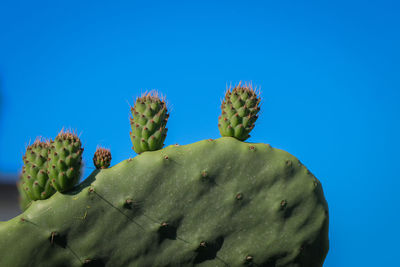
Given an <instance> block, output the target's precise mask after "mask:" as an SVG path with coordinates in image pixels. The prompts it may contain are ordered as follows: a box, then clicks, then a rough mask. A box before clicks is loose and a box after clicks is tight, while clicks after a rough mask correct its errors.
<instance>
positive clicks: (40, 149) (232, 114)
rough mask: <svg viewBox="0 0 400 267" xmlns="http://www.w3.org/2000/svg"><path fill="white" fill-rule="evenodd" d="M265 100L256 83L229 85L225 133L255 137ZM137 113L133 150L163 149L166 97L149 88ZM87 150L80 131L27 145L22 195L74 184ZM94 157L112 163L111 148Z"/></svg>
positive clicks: (45, 194) (42, 194)
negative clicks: (257, 90) (256, 124)
mask: <svg viewBox="0 0 400 267" xmlns="http://www.w3.org/2000/svg"><path fill="white" fill-rule="evenodd" d="M260 101H261V99H260V98H259V96H258V93H257V92H256V90H254V89H253V87H252V85H251V84H244V85H242V84H241V83H239V84H238V85H237V86H235V87H233V88H229V89H228V90H227V91H226V94H225V98H224V100H223V102H222V105H221V109H222V114H221V116H219V119H218V128H219V130H220V133H221V135H222V136H230V137H235V138H236V139H239V140H241V141H244V140H246V139H247V138H249V137H250V135H249V132H250V131H251V130H252V129H253V128H254V123H255V121H256V120H257V117H258V115H257V113H258V111H259V110H260V106H259V104H260ZM131 113H132V117H131V118H130V124H131V129H132V131H131V132H130V137H131V140H132V143H133V147H132V148H133V150H134V151H135V152H136V153H138V154H140V153H142V152H145V151H154V150H159V149H161V148H162V147H163V146H164V141H165V138H166V136H167V128H166V125H167V121H168V117H169V113H168V110H167V104H166V101H165V98H164V97H162V96H161V95H160V94H159V93H158V92H157V91H150V92H148V93H147V92H146V93H144V94H142V95H141V96H140V97H138V98H136V101H135V103H134V106H133V107H131ZM82 153H83V148H82V144H81V141H80V139H79V137H78V136H77V135H76V134H75V133H74V132H71V131H64V130H61V132H60V133H59V134H58V135H57V137H56V138H55V139H54V141H53V140H44V139H42V138H38V139H37V140H36V141H35V142H34V143H33V144H32V145H29V146H28V147H27V149H26V153H25V155H24V156H23V161H24V166H23V168H22V174H21V179H20V181H19V182H18V189H19V190H20V192H21V198H23V199H27V200H28V202H29V201H31V200H40V199H46V198H49V197H50V196H51V195H53V194H54V193H55V192H56V191H59V192H66V191H68V190H71V189H72V188H73V187H74V186H75V185H76V184H77V183H78V182H79V180H80V176H81V166H82ZM93 163H94V165H95V167H96V169H106V168H108V167H109V166H110V163H111V152H110V150H109V149H105V148H102V147H98V148H97V150H96V152H95V154H94V157H93ZM22 192H23V194H22Z"/></svg>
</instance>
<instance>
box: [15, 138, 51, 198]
mask: <svg viewBox="0 0 400 267" xmlns="http://www.w3.org/2000/svg"><path fill="white" fill-rule="evenodd" d="M49 149H50V145H49V141H46V140H45V141H42V139H41V138H40V137H39V138H37V139H36V140H35V142H34V143H33V144H32V145H29V146H28V147H27V148H26V152H25V155H24V156H23V162H24V165H23V167H22V175H21V181H20V187H21V189H23V191H24V192H25V194H26V197H27V198H28V199H30V200H41V199H47V198H49V197H51V196H52V195H53V194H54V193H55V190H54V189H53V188H52V187H51V185H50V179H49V176H48V174H47V165H48V164H47V157H48V153H49ZM22 197H25V196H24V195H22Z"/></svg>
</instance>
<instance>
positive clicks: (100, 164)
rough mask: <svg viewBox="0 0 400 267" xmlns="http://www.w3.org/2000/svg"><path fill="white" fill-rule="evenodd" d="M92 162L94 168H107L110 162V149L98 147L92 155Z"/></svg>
mask: <svg viewBox="0 0 400 267" xmlns="http://www.w3.org/2000/svg"><path fill="white" fill-rule="evenodd" d="M93 164H94V166H95V167H96V169H107V168H108V167H110V164H111V151H110V149H106V148H102V147H98V148H97V149H96V152H95V153H94V156H93Z"/></svg>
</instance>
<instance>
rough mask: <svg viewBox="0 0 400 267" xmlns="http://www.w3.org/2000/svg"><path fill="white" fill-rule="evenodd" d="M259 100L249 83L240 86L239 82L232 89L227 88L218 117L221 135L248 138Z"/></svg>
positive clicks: (258, 108)
mask: <svg viewBox="0 0 400 267" xmlns="http://www.w3.org/2000/svg"><path fill="white" fill-rule="evenodd" d="M260 101H261V99H260V98H259V97H258V95H257V93H256V91H255V90H254V89H253V87H252V85H251V84H245V85H244V86H242V84H241V83H239V84H238V85H237V86H235V87H234V88H233V89H231V88H229V89H228V90H227V91H226V93H225V98H224V100H223V101H222V104H221V110H222V114H221V116H219V118H218V128H219V131H220V133H221V136H232V137H235V138H236V139H239V140H241V141H244V140H246V139H247V138H249V137H250V135H249V133H250V131H251V130H252V129H253V128H254V123H255V121H256V120H257V118H258V115H257V113H258V111H259V110H260V106H259V104H260Z"/></svg>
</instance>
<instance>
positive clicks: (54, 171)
mask: <svg viewBox="0 0 400 267" xmlns="http://www.w3.org/2000/svg"><path fill="white" fill-rule="evenodd" d="M82 153H83V148H82V144H81V141H80V139H79V137H78V136H77V135H76V134H75V133H73V132H71V131H68V130H67V131H64V129H63V130H61V132H60V133H59V134H58V135H57V137H56V138H55V140H54V141H51V142H50V153H49V155H48V167H47V170H48V174H49V177H50V180H51V185H52V186H53V187H54V188H55V189H56V190H57V191H59V192H65V191H68V190H70V189H71V188H73V187H74V186H75V185H76V184H77V183H78V182H79V180H80V176H81V165H82Z"/></svg>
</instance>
